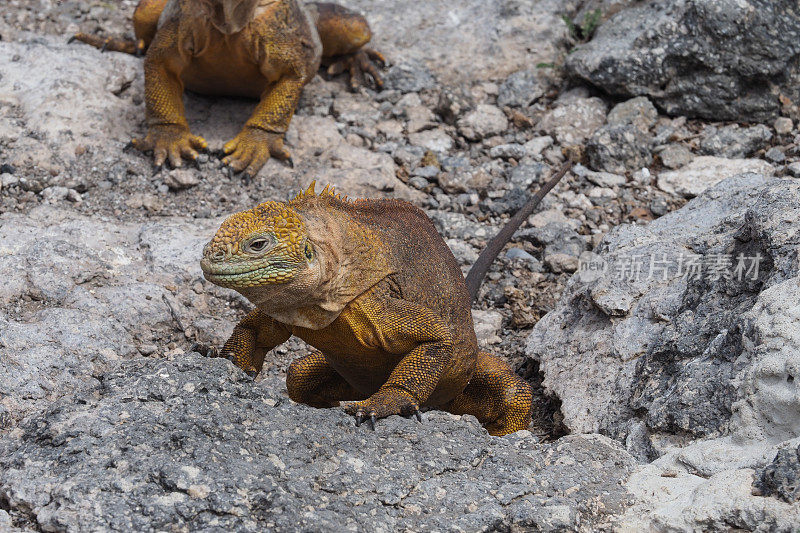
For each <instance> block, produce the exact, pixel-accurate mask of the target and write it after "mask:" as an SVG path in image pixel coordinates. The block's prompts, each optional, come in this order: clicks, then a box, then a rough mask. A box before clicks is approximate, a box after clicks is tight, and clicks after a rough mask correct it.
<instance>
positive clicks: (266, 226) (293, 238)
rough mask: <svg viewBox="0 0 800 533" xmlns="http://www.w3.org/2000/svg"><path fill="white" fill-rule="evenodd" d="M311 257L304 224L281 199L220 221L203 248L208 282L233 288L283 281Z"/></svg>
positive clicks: (311, 251)
mask: <svg viewBox="0 0 800 533" xmlns="http://www.w3.org/2000/svg"><path fill="white" fill-rule="evenodd" d="M313 259H314V250H313V246H312V245H311V243H310V242H309V241H308V231H307V228H306V225H305V224H304V223H303V221H302V220H301V219H300V217H299V216H298V215H297V213H296V212H295V211H294V210H293V209H291V208H290V207H289V206H287V205H286V204H284V203H282V202H265V203H263V204H261V205H259V206H256V207H254V208H253V209H250V210H248V211H243V212H241V213H236V214H234V215H231V216H230V217H228V218H227V219H226V220H225V222H223V223H222V226H220V228H219V230H217V234H216V235H215V236H214V238H213V239H212V240H211V242H209V243H208V244H207V245H206V247H205V249H204V250H203V259H202V261H201V263H200V266H201V267H202V269H203V274H204V275H205V277H206V279H208V280H209V281H211V282H213V283H215V284H217V285H221V286H223V287H229V288H232V289H240V288H248V287H256V286H263V285H277V284H283V283H288V282H289V281H291V280H292V279H293V278H294V277H295V276H296V274H297V273H298V272H299V271H300V270H302V269H304V268H305V267H306V266H307V264H308V263H309V262H310V261H312V260H313Z"/></svg>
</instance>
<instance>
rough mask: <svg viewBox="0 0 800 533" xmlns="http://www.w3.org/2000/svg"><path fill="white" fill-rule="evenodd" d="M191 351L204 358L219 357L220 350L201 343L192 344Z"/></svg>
mask: <svg viewBox="0 0 800 533" xmlns="http://www.w3.org/2000/svg"><path fill="white" fill-rule="evenodd" d="M189 351H190V352H197V353H199V354H200V355H202V356H203V357H219V350H217V349H216V348H215V347H214V346H209V345H207V344H202V343H199V342H195V343H194V344H192V346H191V347H190V348H189Z"/></svg>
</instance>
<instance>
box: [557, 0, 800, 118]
mask: <svg viewBox="0 0 800 533" xmlns="http://www.w3.org/2000/svg"><path fill="white" fill-rule="evenodd" d="M799 9H800V8H798V5H797V2H795V1H794V0H736V1H734V0H648V1H646V2H642V3H640V4H638V5H635V6H633V7H631V8H628V9H623V10H621V11H620V12H618V13H617V14H616V15H614V16H612V17H611V18H610V19H609V20H608V21H606V22H605V23H604V24H603V25H601V26H600V28H599V29H598V30H597V33H596V34H595V36H594V38H593V39H592V40H591V41H590V42H589V43H587V44H585V45H582V46H580V47H578V49H577V50H576V51H575V52H574V53H572V54H571V55H570V56H569V57H568V59H567V64H566V66H567V70H568V72H569V73H571V74H572V75H573V76H576V77H578V78H581V79H583V80H586V81H588V82H590V83H592V84H593V85H596V86H598V87H600V88H602V89H604V90H605V91H607V92H609V93H611V94H614V95H621V96H640V95H646V96H648V97H649V98H650V99H651V100H653V101H654V102H655V103H656V105H658V106H659V107H660V108H661V109H663V110H664V111H666V112H667V113H668V114H670V115H688V116H698V117H705V118H708V119H711V120H740V121H743V122H751V121H766V120H768V119H774V118H775V117H776V116H777V115H778V114H779V112H780V111H781V110H782V108H783V105H784V103H785V104H786V105H787V106H788V107H789V109H786V111H793V112H794V113H796V108H794V107H793V106H795V105H796V103H797V101H798V87H799V86H800V83H798V81H799V80H800V63H798V58H800V10H799Z"/></svg>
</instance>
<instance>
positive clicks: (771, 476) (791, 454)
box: [753, 445, 800, 503]
mask: <svg viewBox="0 0 800 533" xmlns="http://www.w3.org/2000/svg"><path fill="white" fill-rule="evenodd" d="M753 486H754V487H755V488H756V489H757V490H758V491H759V492H760V493H761V494H763V495H764V496H777V497H779V498H780V499H782V500H784V501H785V502H787V503H796V502H797V501H800V445H799V446H797V447H792V446H787V447H785V448H783V449H781V450H780V451H778V454H777V455H776V456H775V459H773V461H772V462H771V463H770V464H768V465H767V466H765V467H764V468H762V469H761V470H760V471H759V472H758V473H757V475H756V480H755V482H754V483H753Z"/></svg>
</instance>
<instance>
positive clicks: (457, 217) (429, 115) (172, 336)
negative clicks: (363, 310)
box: [0, 0, 800, 531]
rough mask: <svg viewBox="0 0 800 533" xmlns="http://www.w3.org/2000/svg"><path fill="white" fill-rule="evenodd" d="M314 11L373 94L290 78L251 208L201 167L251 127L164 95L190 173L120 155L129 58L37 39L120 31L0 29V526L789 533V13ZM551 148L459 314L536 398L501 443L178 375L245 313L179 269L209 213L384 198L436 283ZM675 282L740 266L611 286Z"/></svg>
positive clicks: (792, 169)
mask: <svg viewBox="0 0 800 533" xmlns="http://www.w3.org/2000/svg"><path fill="white" fill-rule="evenodd" d="M344 3H345V4H347V5H348V6H350V7H353V8H356V9H358V10H360V11H361V12H363V13H365V14H367V16H368V19H369V20H370V22H371V23H372V26H373V30H374V33H375V42H374V45H375V47H376V48H378V49H380V50H382V51H384V52H385V53H386V55H387V56H388V58H389V60H390V65H389V67H388V68H387V69H386V70H385V72H384V74H385V79H386V89H385V90H384V91H382V92H374V91H372V90H371V89H368V88H365V89H362V90H361V91H360V92H359V93H355V94H354V93H351V92H348V91H347V90H346V84H345V83H344V80H342V79H339V78H337V79H332V80H326V79H324V78H323V77H318V78H316V79H315V80H314V81H313V82H312V83H311V84H310V85H309V86H307V87H306V89H305V92H304V95H303V98H302V100H301V102H300V105H299V107H298V111H297V116H296V117H295V119H294V120H293V122H292V126H291V128H290V131H289V133H288V134H287V145H288V147H289V148H290V150H291V151H292V153H293V157H294V161H295V166H294V168H289V167H288V166H286V165H284V164H282V163H280V162H277V161H270V162H269V163H268V165H267V166H266V167H265V168H264V169H263V170H262V171H261V173H260V174H259V175H258V176H257V177H256V179H255V180H253V181H252V182H251V183H246V182H244V181H243V180H242V179H241V178H239V177H237V176H229V175H228V174H227V173H226V172H225V171H224V169H223V168H222V166H221V164H220V162H219V151H220V149H221V146H222V144H223V143H224V142H225V141H227V140H228V139H230V138H231V137H233V135H235V133H236V132H237V131H238V128H239V127H240V126H241V124H243V123H244V121H245V120H246V119H247V117H248V115H249V113H250V112H251V110H252V107H253V103H252V102H250V101H246V100H233V99H222V98H207V97H202V96H197V95H187V99H186V108H187V112H188V117H189V121H190V124H191V126H192V128H193V131H194V132H195V133H197V134H199V135H202V136H204V137H205V138H206V139H207V140H208V141H209V144H210V150H209V153H208V154H204V155H203V156H201V158H200V161H199V164H198V165H197V166H196V167H187V168H183V169H177V170H169V169H165V170H162V171H160V172H154V170H153V168H152V165H151V162H150V160H149V159H148V157H146V156H143V155H142V154H140V153H138V152H136V151H135V150H132V149H130V148H127V144H128V142H129V140H130V138H131V137H132V136H140V135H142V133H143V131H144V122H143V116H144V109H143V103H142V99H143V79H142V72H141V61H140V60H138V59H137V58H133V57H128V56H124V55H122V54H116V53H105V54H103V53H100V52H99V51H97V50H94V49H91V48H89V47H87V46H84V45H80V44H73V45H67V44H66V39H67V37H68V36H69V35H71V34H72V33H74V32H76V31H86V32H91V33H99V34H108V35H130V28H129V26H130V24H129V17H130V14H131V13H132V10H133V7H134V5H135V2H133V1H132V0H124V1H120V2H114V3H109V2H99V1H97V2H95V1H86V0H82V1H77V0H64V1H62V2H56V1H51V0H9V1H8V2H6V3H5V5H4V7H3V8H2V10H0V37H2V39H0V213H2V214H0V272H2V273H3V281H4V283H3V284H2V286H0V368H2V373H3V376H5V377H4V378H3V379H2V380H0V432H2V440H0V449H1V450H2V453H0V528H8V527H16V528H20V529H23V530H25V529H30V530H41V531H62V530H69V531H81V530H95V529H98V528H99V529H116V530H131V529H137V530H145V529H164V528H166V527H168V526H170V525H171V526H173V527H176V528H178V529H191V530H196V529H203V530H231V529H240V530H263V529H265V528H272V529H278V530H296V529H297V528H300V529H304V528H305V529H310V530H338V529H339V528H340V527H341V526H342V525H344V527H346V528H348V529H352V530H387V531H388V530H397V529H407V530H421V529H425V530H431V529H438V530H460V531H477V530H507V529H509V528H531V529H533V530H548V531H549V530H563V529H567V530H575V529H582V530H596V529H613V528H617V529H619V530H626V531H636V530H645V529H660V530H670V531H684V530H686V531H691V530H704V529H705V530H707V529H720V530H727V529H730V528H738V529H743V530H764V531H767V530H782V531H783V530H785V531H789V530H792V529H793V528H796V527H798V526H800V516H798V513H797V509H796V507H797V506H796V502H797V501H798V497H800V493H799V492H798V489H797V479H798V477H799V476H800V473H798V468H799V467H798V455H797V453H795V451H796V450H797V449H798V445H799V444H800V441H798V436H800V426H799V425H798V420H800V400H798V398H800V390H798V382H797V380H795V377H796V376H797V375H798V373H800V359H798V357H800V356H798V354H800V341H798V331H800V312H798V309H797V302H798V301H800V300H798V297H797V296H798V295H797V291H798V287H800V281H799V278H798V254H797V251H798V247H800V234H798V231H797V228H798V220H800V191H799V190H798V185H797V184H798V182H797V180H796V178H797V177H798V176H800V132H798V130H797V128H796V125H797V122H798V119H800V115H798V114H797V109H796V108H795V107H794V106H795V105H796V102H797V101H798V98H797V97H798V95H797V87H798V86H799V85H798V83H797V82H798V81H800V79H799V78H800V69H798V67H797V65H798V58H800V44H798V43H800V13H798V11H797V7H796V5H794V4H793V3H792V2H790V1H788V0H781V1H777V2H776V1H767V0H743V1H739V2H728V1H723V0H681V1H678V2H666V1H658V0H650V1H645V2H632V1H624V0H602V1H600V0H598V1H578V0H573V1H567V2H560V1H555V0H552V1H550V0H538V1H514V0H510V1H497V2H476V1H465V2H461V3H459V4H458V5H457V6H453V5H452V2H445V1H443V0H441V1H440V0H432V1H431V0H429V1H427V2H417V1H412V2H405V3H403V4H402V5H401V4H397V3H396V2H390V1H388V0H386V1H384V0H380V1H370V2H367V1H361V0H352V1H348V2H344ZM565 18H566V19H568V21H565ZM720 121H723V122H720ZM575 146H579V147H580V151H581V153H582V154H583V156H584V161H583V163H582V164H581V165H579V166H576V167H575V168H574V169H573V171H572V172H571V173H570V174H568V175H567V177H566V178H565V179H564V180H563V181H562V183H561V184H559V185H558V186H557V187H556V188H555V189H554V191H553V192H552V193H551V194H550V195H549V196H548V197H547V198H546V199H545V201H544V202H543V205H542V208H541V209H540V211H539V212H538V213H536V214H535V215H533V216H531V217H530V219H529V220H528V222H527V224H526V225H525V226H524V227H523V229H522V230H520V231H519V232H518V233H517V235H516V236H515V238H514V240H513V242H512V243H510V244H509V246H508V247H507V248H506V250H505V251H504V253H503V254H502V256H501V257H500V258H499V260H498V261H497V262H496V264H495V265H494V266H493V268H492V270H491V271H490V273H489V276H488V278H487V280H486V282H485V284H484V286H483V288H482V289H481V294H480V298H479V299H478V303H477V304H476V307H475V310H474V316H475V321H476V329H477V332H478V336H479V339H480V341H481V343H482V344H483V345H484V346H485V347H486V348H487V349H489V350H491V351H492V352H494V353H497V354H500V355H502V356H504V357H506V358H507V359H508V360H509V361H510V362H511V363H512V364H514V365H515V366H516V367H517V368H519V372H520V373H521V374H523V375H524V376H525V377H526V378H528V379H529V380H530V381H531V382H532V384H534V386H535V387H536V390H537V401H536V407H537V409H536V415H535V422H534V424H533V425H532V427H531V431H532V433H530V434H529V433H526V432H521V433H519V434H517V435H515V436H513V437H510V438H507V439H497V438H491V437H488V436H487V435H486V434H485V432H483V431H482V430H481V429H480V427H479V426H478V425H477V423H476V422H475V420H474V419H471V418H469V417H464V418H463V419H462V418H458V417H452V416H449V415H446V414H443V413H428V414H427V420H426V423H425V424H423V425H421V426H417V425H414V424H411V423H409V422H408V421H406V420H403V419H400V418H397V419H394V418H392V419H389V420H387V421H385V422H384V423H382V424H380V426H379V429H378V431H377V432H376V433H375V434H371V433H364V432H362V431H359V430H357V429H356V428H353V427H352V424H351V423H350V421H349V420H348V419H347V417H345V416H344V415H343V414H342V413H340V412H339V411H337V410H324V411H318V410H314V409H309V408H305V407H303V406H299V405H296V404H293V403H291V402H290V401H289V400H288V399H287V398H286V397H285V389H284V388H282V387H283V386H282V380H281V377H282V375H283V373H284V371H285V369H286V367H287V365H288V363H289V362H290V361H291V360H292V359H294V358H295V357H297V356H299V355H302V354H304V353H306V352H305V350H306V348H305V347H304V346H303V345H302V344H301V343H299V342H293V341H292V342H290V343H287V344H286V345H284V346H282V347H280V348H278V349H277V350H275V353H274V354H273V355H272V356H271V357H270V358H269V359H268V362H267V364H266V365H265V371H264V373H263V374H262V375H261V376H259V378H258V379H257V380H256V381H255V383H253V382H251V381H250V380H249V378H246V377H245V376H243V375H241V374H239V373H237V372H236V371H235V369H234V368H233V367H232V366H230V365H229V364H228V363H227V362H222V361H209V360H204V359H201V358H199V357H197V356H196V355H191V354H189V353H187V352H188V350H189V346H191V344H192V343H193V342H196V341H201V342H206V343H211V344H215V345H219V344H220V343H222V342H224V340H225V338H226V337H227V335H228V334H229V333H230V330H231V328H232V326H233V324H234V323H235V321H236V320H237V319H238V318H239V317H241V316H242V315H243V314H244V313H245V312H246V310H247V309H248V308H249V307H248V305H249V304H247V302H245V301H243V300H242V299H241V298H239V297H238V296H237V295H235V294H231V293H230V292H228V291H224V290H221V289H218V288H216V287H214V286H213V285H210V284H208V283H207V282H205V280H204V279H203V278H202V275H201V273H200V270H199V265H198V258H199V254H200V250H201V248H202V245H203V243H204V242H205V241H206V240H208V238H209V237H210V236H211V235H213V232H214V230H215V228H216V226H217V225H218V224H219V222H220V221H221V219H222V217H223V216H225V215H226V214H228V213H231V212H233V211H236V210H240V209H244V208H248V207H252V205H254V204H256V203H258V202H261V201H264V200H267V199H285V198H288V197H290V196H291V195H293V194H294V193H296V192H297V191H298V190H300V189H301V188H303V189H304V188H305V187H306V186H307V185H308V183H309V182H310V181H311V180H317V182H318V183H321V184H325V183H332V184H334V185H336V186H337V188H338V189H339V190H340V191H341V192H343V193H345V194H348V195H350V196H371V197H375V196H386V197H400V198H404V199H407V200H409V201H411V202H413V203H415V204H416V205H418V206H419V207H421V208H423V209H425V210H426V212H427V213H428V214H429V215H430V216H431V217H432V218H433V219H434V221H435V222H436V225H437V227H438V229H439V230H440V231H441V233H442V234H443V236H444V237H445V238H446V240H447V243H448V245H449V246H450V248H451V249H452V251H453V253H454V255H455V256H456V258H457V259H458V261H459V262H460V263H461V264H462V266H463V268H464V270H465V272H466V270H468V268H469V266H470V265H471V264H472V263H473V262H474V260H475V259H476V257H477V254H478V253H479V251H480V250H481V249H482V247H483V246H484V245H485V243H486V241H487V240H488V239H489V238H490V237H491V236H492V235H493V234H494V233H495V232H496V231H497V230H498V229H499V228H500V227H501V226H502V225H503V223H504V222H505V221H506V220H507V218H508V217H509V216H510V215H512V214H513V213H514V212H515V210H516V209H518V208H519V207H520V206H521V205H522V204H523V203H524V202H525V200H526V198H527V197H528V195H530V194H532V193H533V192H534V191H535V189H536V188H537V186H538V185H539V184H541V183H542V182H543V181H544V180H545V179H546V177H547V176H548V175H549V172H550V170H551V169H552V168H555V167H556V166H557V165H559V164H560V163H561V162H562V161H563V160H564V157H565V156H564V153H563V151H564V149H565V148H568V147H570V149H572V148H571V147H575ZM729 178H730V179H729ZM725 180H727V181H725ZM687 201H688V202H689V203H688V205H686V206H685V207H684V204H686V203H687ZM592 250H593V255H592V254H590V253H589V252H590V251H592ZM685 254H688V255H692V256H700V258H701V262H703V261H704V263H703V264H706V265H708V262H709V261H711V260H713V259H715V258H718V257H720V256H726V257H733V258H734V259H735V258H736V257H738V255H739V254H742V255H746V256H747V257H752V256H754V255H755V254H759V256H760V257H763V258H764V262H763V264H762V265H761V269H760V270H759V271H758V272H757V273H756V274H755V277H754V278H752V276H751V278H752V279H750V278H747V276H744V278H746V279H744V280H739V281H738V282H735V281H734V280H733V278H730V279H729V278H726V277H725V276H722V275H720V277H719V278H717V279H709V278H707V277H703V276H701V277H700V279H698V280H694V281H692V280H691V279H687V277H686V276H685V275H684V274H685V272H678V271H675V270H672V271H670V270H669V269H668V268H667V269H664V270H663V271H659V273H658V275H648V273H649V274H653V271H652V267H651V270H649V271H648V270H646V269H645V271H644V275H639V274H641V272H640V273H639V274H637V275H631V271H630V270H626V269H629V268H630V266H629V265H630V262H631V258H637V257H638V258H648V259H649V258H654V257H655V258H660V259H661V260H667V261H669V262H670V263H669V264H671V265H675V264H677V261H680V260H682V259H678V256H680V257H683V256H684V255H685ZM593 262H594V263H593ZM595 263H596V264H599V265H602V272H601V274H597V275H594V274H591V275H588V277H587V272H586V271H580V272H577V273H576V271H578V269H579V267H581V265H587V264H595ZM723 266H727V265H723ZM729 266H730V267H731V268H733V267H734V266H735V265H729ZM725 272H727V270H726V271H725ZM751 274H752V272H751ZM547 313H550V314H547ZM546 314H547V316H545V315H546ZM542 317H544V319H542ZM540 319H542V320H540ZM362 429H363V428H362ZM598 433H599V434H601V435H602V436H601V435H598ZM566 434H569V435H568V436H566V437H564V436H563V435H566ZM559 437H561V438H559ZM798 453H800V452H798Z"/></svg>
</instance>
